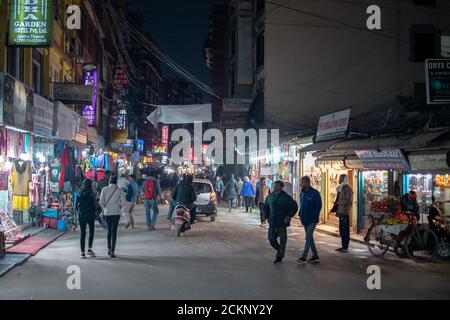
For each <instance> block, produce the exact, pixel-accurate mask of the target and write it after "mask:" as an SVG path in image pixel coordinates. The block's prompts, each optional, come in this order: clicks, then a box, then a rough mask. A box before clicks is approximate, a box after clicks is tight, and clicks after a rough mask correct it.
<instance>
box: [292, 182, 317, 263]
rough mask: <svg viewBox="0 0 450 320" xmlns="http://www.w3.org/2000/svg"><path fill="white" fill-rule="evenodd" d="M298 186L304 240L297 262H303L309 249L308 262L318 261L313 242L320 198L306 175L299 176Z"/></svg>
mask: <svg viewBox="0 0 450 320" xmlns="http://www.w3.org/2000/svg"><path fill="white" fill-rule="evenodd" d="M300 186H301V189H302V192H301V194H300V214H299V215H300V221H301V222H302V224H303V227H304V228H305V233H306V241H305V248H304V250H303V254H302V256H301V257H300V258H299V259H298V262H300V263H305V262H306V261H307V260H306V258H307V257H308V253H309V250H311V251H312V257H311V259H309V260H308V262H309V263H318V262H319V254H318V252H317V247H316V244H315V242H314V231H315V230H316V226H317V224H318V223H319V217H320V210H322V199H321V198H320V193H319V191H317V190H316V189H314V188H313V187H311V179H310V178H309V177H308V176H305V177H303V178H301V180H300Z"/></svg>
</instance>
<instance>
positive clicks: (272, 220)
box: [264, 181, 298, 263]
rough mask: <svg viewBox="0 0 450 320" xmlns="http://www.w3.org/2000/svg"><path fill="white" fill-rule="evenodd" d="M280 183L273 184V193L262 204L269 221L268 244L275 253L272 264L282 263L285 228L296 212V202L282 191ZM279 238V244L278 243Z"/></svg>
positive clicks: (282, 185) (285, 239) (285, 235)
mask: <svg viewBox="0 0 450 320" xmlns="http://www.w3.org/2000/svg"><path fill="white" fill-rule="evenodd" d="M283 187H284V184H283V182H282V181H276V182H275V183H274V192H273V193H271V194H270V195H269V196H268V197H267V198H266V201H265V202H264V213H265V215H266V217H267V219H268V221H269V243H270V245H271V246H272V247H273V248H274V249H275V250H276V251H277V255H276V259H275V261H274V263H280V262H282V261H283V258H284V253H285V250H286V243H287V227H289V226H290V224H291V219H292V217H294V216H295V214H296V213H297V210H298V205H297V202H295V201H294V199H292V197H291V196H289V195H288V194H287V193H286V192H284V191H283ZM278 238H280V242H278Z"/></svg>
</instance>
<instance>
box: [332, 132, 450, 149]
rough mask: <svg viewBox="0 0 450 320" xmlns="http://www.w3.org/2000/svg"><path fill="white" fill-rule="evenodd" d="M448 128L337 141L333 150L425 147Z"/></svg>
mask: <svg viewBox="0 0 450 320" xmlns="http://www.w3.org/2000/svg"><path fill="white" fill-rule="evenodd" d="M446 132H447V130H441V131H436V132H427V133H421V134H416V135H408V136H403V137H395V136H390V137H382V138H371V139H352V140H345V141H341V142H337V143H335V144H334V145H333V146H332V147H331V149H332V150H376V149H378V148H380V149H415V148H425V147H426V146H427V145H428V144H430V143H431V142H432V141H433V140H434V139H437V138H439V137H440V136H442V135H443V134H444V133H446Z"/></svg>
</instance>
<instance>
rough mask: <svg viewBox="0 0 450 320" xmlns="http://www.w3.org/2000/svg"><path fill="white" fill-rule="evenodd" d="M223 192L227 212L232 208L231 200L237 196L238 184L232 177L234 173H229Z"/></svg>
mask: <svg viewBox="0 0 450 320" xmlns="http://www.w3.org/2000/svg"><path fill="white" fill-rule="evenodd" d="M225 194H226V197H227V205H228V212H231V210H232V209H233V201H234V200H235V199H236V198H237V196H238V185H237V181H236V179H235V178H234V174H232V175H231V178H230V180H229V181H228V183H227V186H226V189H225Z"/></svg>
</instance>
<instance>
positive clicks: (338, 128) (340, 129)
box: [316, 109, 351, 142]
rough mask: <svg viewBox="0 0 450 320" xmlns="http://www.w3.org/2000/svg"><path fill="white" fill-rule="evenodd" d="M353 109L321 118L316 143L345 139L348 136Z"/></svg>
mask: <svg viewBox="0 0 450 320" xmlns="http://www.w3.org/2000/svg"><path fill="white" fill-rule="evenodd" d="M350 111H351V109H345V110H342V111H338V112H334V113H330V114H327V115H324V116H322V117H320V120H319V126H318V128H317V134H316V142H318V141H324V140H332V139H338V138H343V137H345V136H346V135H347V128H348V121H349V119H350Z"/></svg>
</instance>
